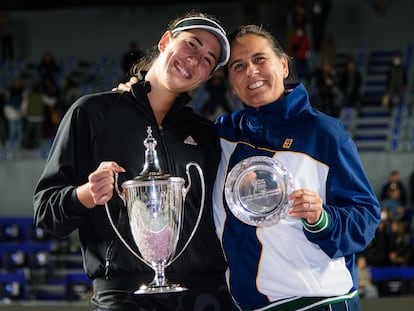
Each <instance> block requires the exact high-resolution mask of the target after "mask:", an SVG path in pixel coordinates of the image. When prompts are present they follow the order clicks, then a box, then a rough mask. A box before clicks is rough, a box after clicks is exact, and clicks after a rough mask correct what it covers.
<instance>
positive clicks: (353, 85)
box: [338, 57, 362, 109]
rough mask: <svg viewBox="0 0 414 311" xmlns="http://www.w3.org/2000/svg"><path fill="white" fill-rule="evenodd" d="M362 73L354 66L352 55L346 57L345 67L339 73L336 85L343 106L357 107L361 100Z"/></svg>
mask: <svg viewBox="0 0 414 311" xmlns="http://www.w3.org/2000/svg"><path fill="white" fill-rule="evenodd" d="M361 86H362V75H361V72H360V71H359V70H358V69H357V68H356V66H355V60H354V58H353V57H348V59H347V61H346V64H345V69H344V71H343V72H341V73H340V75H339V79H338V87H339V90H340V92H341V95H342V99H343V104H342V106H343V107H353V108H357V109H359V107H360V101H361Z"/></svg>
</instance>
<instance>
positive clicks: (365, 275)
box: [356, 255, 378, 298]
mask: <svg viewBox="0 0 414 311" xmlns="http://www.w3.org/2000/svg"><path fill="white" fill-rule="evenodd" d="M356 263H357V267H358V293H359V296H360V297H361V298H378V288H377V287H376V286H375V285H374V284H373V283H372V275H371V272H370V271H369V269H368V266H367V259H366V258H365V257H364V256H362V255H359V256H358V257H357V259H356Z"/></svg>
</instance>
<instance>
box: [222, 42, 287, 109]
mask: <svg viewBox="0 0 414 311" xmlns="http://www.w3.org/2000/svg"><path fill="white" fill-rule="evenodd" d="M228 69H229V80H230V83H231V86H232V88H233V92H234V93H235V94H236V96H237V97H239V98H240V99H241V100H242V101H243V102H244V103H245V104H247V105H249V106H252V107H255V108H258V107H260V106H263V105H266V104H269V103H271V102H274V101H275V100H277V99H279V98H280V97H281V96H282V95H283V93H284V90H285V87H284V78H286V77H287V76H288V73H289V68H288V61H287V59H286V58H285V57H280V56H277V55H276V53H275V52H274V51H273V49H272V47H271V45H270V43H269V41H268V40H267V39H266V38H265V37H262V36H259V35H255V34H246V35H243V36H241V37H238V38H236V39H235V40H234V41H233V42H232V44H231V55H230V60H229V63H228Z"/></svg>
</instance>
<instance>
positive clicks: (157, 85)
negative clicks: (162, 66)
mask: <svg viewBox="0 0 414 311" xmlns="http://www.w3.org/2000/svg"><path fill="white" fill-rule="evenodd" d="M152 69H153V68H151V69H150V70H149V71H148V73H147V74H146V76H145V80H147V81H149V82H150V84H151V91H150V92H149V93H148V100H149V103H150V105H151V108H152V111H153V112H154V116H155V119H156V120H157V123H158V124H161V123H162V121H163V120H164V117H165V116H166V114H167V112H168V111H169V110H170V109H171V107H172V105H173V104H174V101H175V99H176V97H177V95H178V94H175V93H173V92H171V91H169V90H168V89H166V88H165V87H164V86H163V85H162V83H161V82H160V79H159V77H160V75H158V74H156V71H154V70H152ZM157 77H158V78H157Z"/></svg>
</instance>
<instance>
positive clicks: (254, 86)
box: [247, 80, 265, 90]
mask: <svg viewBox="0 0 414 311" xmlns="http://www.w3.org/2000/svg"><path fill="white" fill-rule="evenodd" d="M263 85H265V81H263V80H260V81H256V82H253V83H250V84H249V85H248V86H247V88H248V89H249V90H255V89H258V88H260V87H262V86H263Z"/></svg>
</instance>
